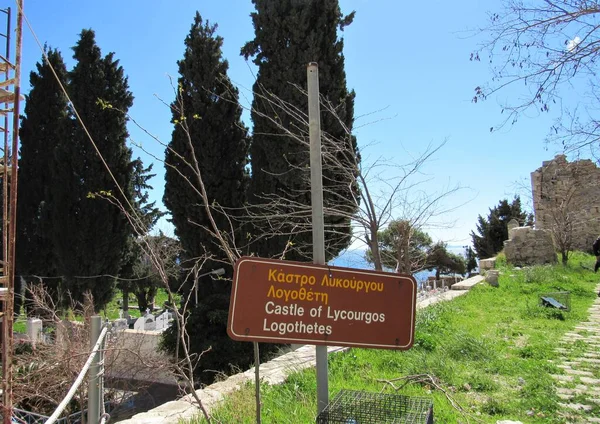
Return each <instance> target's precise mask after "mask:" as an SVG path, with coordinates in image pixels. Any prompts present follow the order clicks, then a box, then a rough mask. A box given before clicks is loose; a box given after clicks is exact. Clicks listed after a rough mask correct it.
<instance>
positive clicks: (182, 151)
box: [163, 13, 252, 376]
mask: <svg viewBox="0 0 600 424" xmlns="http://www.w3.org/2000/svg"><path fill="white" fill-rule="evenodd" d="M216 29H217V26H216V25H211V24H210V23H208V22H203V20H202V17H201V16H200V14H199V13H196V16H195V18H194V23H193V24H192V26H191V29H190V32H189V34H188V35H187V37H186V38H185V52H184V56H183V59H182V60H180V61H178V65H179V74H180V76H179V79H178V93H179V95H178V98H177V99H176V100H175V101H174V102H173V104H172V110H173V117H172V123H173V124H174V130H173V134H172V139H171V142H170V144H169V146H168V148H167V150H166V153H165V163H166V173H165V194H164V198H163V201H164V204H165V206H166V207H167V209H168V210H169V211H170V212H171V216H172V222H173V225H174V226H175V234H176V236H177V237H178V238H179V240H180V242H181V245H182V248H183V250H184V260H185V259H187V262H184V266H187V267H188V268H189V267H191V266H193V263H194V261H195V260H197V259H198V258H209V260H207V261H206V262H204V266H203V269H202V270H200V273H201V274H202V273H206V272H209V271H211V270H213V269H215V268H221V267H224V268H225V269H226V274H225V280H219V281H215V280H214V279H213V278H211V277H210V276H206V277H205V278H203V279H201V281H200V284H199V304H198V305H196V307H195V308H194V310H193V312H192V316H191V317H190V318H189V319H188V321H187V331H188V333H189V334H191V335H193V336H192V337H190V342H191V346H190V348H191V350H192V351H193V352H196V353H200V352H202V351H203V350H205V349H206V348H208V347H209V346H211V347H212V349H211V353H210V354H208V355H206V356H204V357H203V359H202V366H203V367H205V368H212V369H220V370H225V369H226V368H227V366H228V364H231V363H233V364H239V365H240V366H245V365H247V364H248V362H250V359H249V358H251V357H252V355H251V345H250V344H248V343H246V344H242V343H236V342H233V341H232V340H230V339H229V338H228V337H227V334H226V325H227V313H228V309H229V296H230V291H231V283H230V280H229V279H230V278H231V277H232V269H231V267H227V266H224V265H223V262H222V261H221V260H222V259H225V260H226V259H227V257H226V256H225V255H224V253H223V251H222V247H221V246H220V245H219V244H218V243H217V242H216V239H215V237H214V235H213V234H211V232H212V231H213V230H214V229H213V227H212V225H211V222H210V220H209V217H208V214H207V212H206V205H208V206H209V207H210V208H211V211H212V215H213V218H214V220H215V223H216V225H217V227H218V228H219V231H221V234H222V235H223V236H224V237H226V238H228V237H232V236H233V237H235V235H236V233H239V228H236V227H237V225H236V220H235V219H233V220H231V219H230V218H231V215H233V216H234V217H235V215H237V214H239V208H240V207H242V206H243V205H244V200H245V196H244V193H245V190H246V184H247V183H246V181H247V178H248V177H247V171H246V163H247V155H248V142H249V140H248V135H247V129H246V128H245V127H244V126H243V124H242V122H241V108H240V106H239V103H238V91H237V89H236V88H235V87H234V86H233V84H232V83H231V81H230V80H229V78H228V77H227V70H228V67H229V65H228V63H227V61H226V60H224V59H223V58H222V52H221V46H222V44H223V39H222V38H221V37H220V36H218V35H216V33H215V32H216ZM196 166H197V169H195V168H196ZM198 170H199V171H200V174H201V178H202V181H203V184H204V188H205V190H206V199H203V198H202V197H201V196H200V195H199V190H200V189H201V187H200V185H199V180H198V175H197V171H198ZM228 215H229V216H228ZM232 226H233V232H234V234H232V231H231V230H232ZM228 278H229V279H228ZM188 287H189V286H188ZM188 290H189V288H188ZM174 337H175V332H174V331H173V332H172V333H170V335H167V340H168V342H167V344H169V345H170V346H171V347H174V345H175V343H176V341H175V338H174ZM240 346H242V347H241V348H240ZM240 349H241V350H240ZM204 376H206V374H204Z"/></svg>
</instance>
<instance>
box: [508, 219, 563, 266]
mask: <svg viewBox="0 0 600 424" xmlns="http://www.w3.org/2000/svg"><path fill="white" fill-rule="evenodd" d="M504 254H505V255H506V262H507V263H509V264H511V265H514V266H527V265H542V264H551V263H555V262H556V252H555V250H554V243H553V242H552V236H551V235H550V232H549V231H547V230H537V229H535V230H534V229H533V228H532V227H516V228H511V229H510V230H509V232H508V240H506V241H505V242H504Z"/></svg>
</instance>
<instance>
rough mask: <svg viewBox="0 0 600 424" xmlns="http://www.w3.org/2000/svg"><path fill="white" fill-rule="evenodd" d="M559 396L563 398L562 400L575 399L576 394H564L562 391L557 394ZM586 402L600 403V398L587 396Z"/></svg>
mask: <svg viewBox="0 0 600 424" xmlns="http://www.w3.org/2000/svg"><path fill="white" fill-rule="evenodd" d="M556 395H557V396H558V397H559V398H561V399H562V400H571V399H573V398H574V397H575V396H576V395H569V394H562V393H557V394H556ZM585 402H586V403H594V404H596V405H600V398H589V397H586V398H585Z"/></svg>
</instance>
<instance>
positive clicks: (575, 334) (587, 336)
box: [563, 332, 600, 340]
mask: <svg viewBox="0 0 600 424" xmlns="http://www.w3.org/2000/svg"><path fill="white" fill-rule="evenodd" d="M563 337H567V338H573V339H583V340H585V339H592V340H600V336H597V335H584V334H578V333H572V332H569V333H565V335H564V336H563Z"/></svg>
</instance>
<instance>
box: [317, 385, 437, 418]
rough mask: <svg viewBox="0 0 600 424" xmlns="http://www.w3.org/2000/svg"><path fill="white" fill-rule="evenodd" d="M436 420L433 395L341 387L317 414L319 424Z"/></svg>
mask: <svg viewBox="0 0 600 424" xmlns="http://www.w3.org/2000/svg"><path fill="white" fill-rule="evenodd" d="M327 423H343V424H396V423H402V424H405V423H411V424H412V423H415V424H421V423H423V424H433V402H432V401H431V399H427V398H422V397H413V396H403V395H397V394H389V393H369V392H363V391H356V390H341V391H340V392H339V393H338V394H337V395H336V396H335V398H333V400H332V401H331V402H330V403H329V405H327V406H326V407H325V409H324V410H323V411H322V412H321V413H320V414H319V415H318V416H317V424H327Z"/></svg>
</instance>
